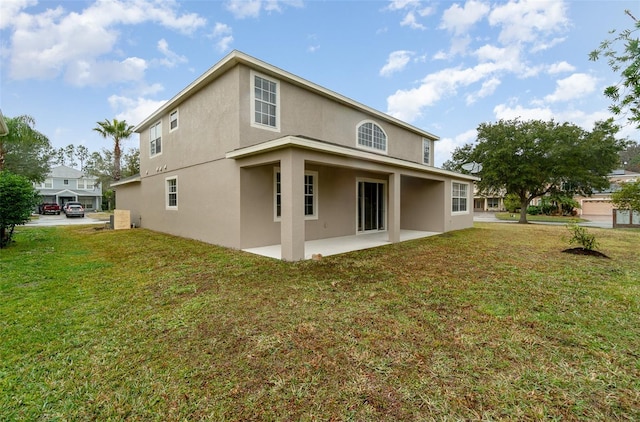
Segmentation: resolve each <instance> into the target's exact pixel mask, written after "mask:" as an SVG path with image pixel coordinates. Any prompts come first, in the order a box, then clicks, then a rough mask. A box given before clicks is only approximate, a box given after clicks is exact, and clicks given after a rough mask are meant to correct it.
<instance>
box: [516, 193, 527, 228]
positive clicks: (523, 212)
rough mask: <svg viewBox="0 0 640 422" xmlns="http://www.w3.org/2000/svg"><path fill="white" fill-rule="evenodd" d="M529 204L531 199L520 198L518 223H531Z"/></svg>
mask: <svg viewBox="0 0 640 422" xmlns="http://www.w3.org/2000/svg"><path fill="white" fill-rule="evenodd" d="M528 206H529V201H527V200H526V199H521V200H520V220H518V224H529V222H528V221H527V207H528Z"/></svg>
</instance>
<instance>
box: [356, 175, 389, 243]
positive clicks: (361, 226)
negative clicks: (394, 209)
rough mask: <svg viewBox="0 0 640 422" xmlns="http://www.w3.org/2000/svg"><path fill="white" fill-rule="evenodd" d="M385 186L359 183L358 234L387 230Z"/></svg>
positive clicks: (368, 182)
mask: <svg viewBox="0 0 640 422" xmlns="http://www.w3.org/2000/svg"><path fill="white" fill-rule="evenodd" d="M385 208H386V207H385V184H384V183H380V182H372V181H358V232H366V231H373V230H385V221H386V215H385Z"/></svg>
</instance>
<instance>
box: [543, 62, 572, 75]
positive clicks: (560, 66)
mask: <svg viewBox="0 0 640 422" xmlns="http://www.w3.org/2000/svg"><path fill="white" fill-rule="evenodd" d="M574 70H576V68H575V66H572V65H570V64H569V63H567V62H565V61H561V62H557V63H553V64H550V65H549V67H548V68H547V73H549V74H550V75H554V74H556V73H564V72H573V71H574Z"/></svg>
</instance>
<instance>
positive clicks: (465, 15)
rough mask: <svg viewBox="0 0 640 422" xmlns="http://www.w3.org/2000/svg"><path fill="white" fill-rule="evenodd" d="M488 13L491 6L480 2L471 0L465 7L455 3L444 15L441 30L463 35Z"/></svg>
mask: <svg viewBox="0 0 640 422" xmlns="http://www.w3.org/2000/svg"><path fill="white" fill-rule="evenodd" d="M488 12H489V6H488V5H487V4H485V3H482V2H479V1H474V0H469V1H467V2H466V3H465V5H464V7H460V6H459V5H458V4H457V3H455V4H454V5H453V6H451V7H450V8H448V9H447V10H445V11H444V13H443V14H442V22H441V23H440V28H442V29H447V30H449V31H451V32H453V33H454V34H455V35H462V34H464V33H466V32H467V31H468V30H469V28H470V27H472V26H473V25H474V24H475V23H476V22H478V21H479V20H480V19H482V18H483V17H484V16H486V15H487V13H488Z"/></svg>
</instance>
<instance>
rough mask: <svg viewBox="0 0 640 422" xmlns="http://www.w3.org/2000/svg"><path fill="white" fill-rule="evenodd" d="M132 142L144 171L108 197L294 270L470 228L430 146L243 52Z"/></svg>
mask: <svg viewBox="0 0 640 422" xmlns="http://www.w3.org/2000/svg"><path fill="white" fill-rule="evenodd" d="M135 131H136V132H137V133H139V134H140V171H141V174H140V176H139V177H134V178H129V179H127V180H123V181H120V182H118V183H114V184H112V187H113V188H114V189H115V190H116V195H117V203H118V208H121V209H129V210H130V211H131V216H132V220H133V221H132V222H133V223H134V224H136V225H139V226H141V227H145V228H149V229H152V230H157V231H162V232H166V233H171V234H175V235H179V236H183V237H189V238H193V239H199V240H202V241H205V242H209V243H214V244H218V245H223V246H227V247H231V248H236V249H243V250H249V251H251V252H256V253H264V254H265V255H269V253H268V252H265V251H267V250H271V251H273V250H276V251H277V252H276V253H275V254H274V255H272V256H277V257H279V258H281V259H284V260H289V261H295V260H300V259H305V258H310V257H311V255H312V254H314V253H325V254H326V251H323V250H322V249H321V247H320V246H318V245H319V244H318V243H317V242H318V241H319V240H322V239H332V241H333V242H334V243H336V244H339V243H341V242H343V243H345V244H346V242H347V241H355V242H356V243H357V242H361V245H365V244H366V241H367V239H374V238H376V239H381V243H389V242H399V241H402V240H405V239H408V238H415V237H420V236H427V235H431V234H434V233H442V232H446V231H450V230H456V229H462V228H466V227H471V226H472V224H473V210H472V206H473V203H472V195H473V181H474V180H477V178H475V177H472V176H467V175H462V174H458V173H453V172H449V171H445V170H442V169H439V168H436V167H434V166H433V165H432V164H433V150H434V141H436V140H437V139H438V138H437V137H436V136H434V135H432V134H431V133H428V132H426V131H424V130H421V129H418V128H416V127H414V126H412V125H409V124H407V123H405V122H402V121H400V120H398V119H396V118H393V117H390V116H389V115H387V114H384V113H382V112H379V111H377V110H374V109H372V108H370V107H367V106H365V105H363V104H360V103H357V102H356V101H353V100H351V99H349V98H347V97H345V96H343V95H340V94H338V93H335V92H332V91H330V90H328V89H326V88H323V87H321V86H318V85H316V84H314V83H312V82H309V81H307V80H304V79H302V78H300V77H298V76H296V75H293V74H291V73H288V72H286V71H284V70H281V69H279V68H277V67H275V66H272V65H270V64H268V63H265V62H262V61H260V60H258V59H255V58H253V57H250V56H248V55H246V54H244V53H241V52H238V51H234V52H232V53H230V54H229V55H227V56H226V57H225V58H224V59H222V60H221V61H220V62H219V63H217V64H216V65H215V66H213V67H212V68H211V69H209V70H208V71H207V72H206V73H204V74H203V75H202V76H200V77H199V78H198V79H196V80H195V81H194V82H193V83H191V84H190V85H189V86H187V87H186V88H185V89H184V90H182V91H181V92H180V93H178V94H177V95H176V96H175V97H173V98H172V99H171V100H170V101H168V102H167V103H166V104H165V105H164V106H162V107H161V108H160V109H158V110H157V111H156V112H154V113H153V114H152V115H151V116H149V117H147V118H146V119H145V120H144V121H142V122H141V123H140V124H139V125H138V126H136V128H135ZM372 233H375V236H372V237H368V236H370V235H371V234H372ZM314 242H316V243H314ZM374 243H375V242H374ZM358 248H359V247H358V246H354V247H353V249H358Z"/></svg>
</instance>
